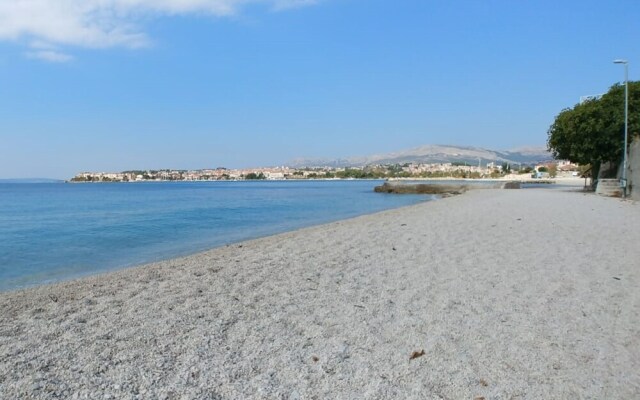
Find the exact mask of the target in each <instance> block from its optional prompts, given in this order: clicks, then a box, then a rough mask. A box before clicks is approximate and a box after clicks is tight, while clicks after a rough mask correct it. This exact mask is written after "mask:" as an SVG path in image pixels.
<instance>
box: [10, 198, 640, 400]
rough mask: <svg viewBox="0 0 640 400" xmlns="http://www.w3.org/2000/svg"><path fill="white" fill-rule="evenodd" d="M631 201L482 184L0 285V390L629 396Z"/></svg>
mask: <svg viewBox="0 0 640 400" xmlns="http://www.w3.org/2000/svg"><path fill="white" fill-rule="evenodd" d="M639 260H640V209H639V208H638V205H637V204H633V203H632V202H624V201H621V200H619V199H612V198H603V197H598V196H595V195H593V194H583V193H580V192H576V191H573V192H568V191H562V190H558V189H553V190H551V189H525V190H478V191H471V192H468V193H465V194H464V195H460V196H456V197H451V198H447V199H443V200H439V201H434V202H426V203H423V204H418V205H415V206H411V207H405V208H401V209H396V210H390V211H385V212H382V213H378V214H373V215H368V216H363V217H358V218H354V219H350V220H345V221H340V222H336V223H331V224H327V225H322V226H317V227H312V228H308V229H303V230H299V231H295V232H291V233H285V234H281V235H276V236H271V237H267V238H263V239H258V240H253V241H249V242H244V243H240V244H235V245H231V246H227V247H224V248H219V249H214V250H211V251H207V252H204V253H200V254H196V255H193V256H189V257H184V258H179V259H175V260H170V261H165V262H160V263H156V264H151V265H147V266H143V267H138V268H132V269H127V270H122V271H118V272H114V273H109V274H104V275H100V276H95V277H90V278H85V279H80V280H76V281H71V282H65V283H60V284H55V285H47V286H42V287H38V288H32V289H27V290H22V291H14V292H8V293H2V294H0V310H1V313H0V398H3V399H4V398H6V399H11V398H42V399H50V398H92V399H93V398H100V399H109V398H113V399H136V398H140V399H147V398H149V399H179V398H185V399H195V398H199V399H238V398H285V399H289V398H290V399H298V398H300V399H326V398H335V399H347V398H379V399H387V398H420V399H475V398H477V399H482V398H486V399H493V398H503V399H509V398H524V399H540V398H544V399H554V398H601V399H630V398H640V372H639V371H640V290H638V287H640V271H639V270H640V261H639Z"/></svg>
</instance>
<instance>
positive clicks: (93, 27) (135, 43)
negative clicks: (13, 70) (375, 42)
mask: <svg viewBox="0 0 640 400" xmlns="http://www.w3.org/2000/svg"><path fill="white" fill-rule="evenodd" d="M316 2H317V0H0V40H4V41H19V42H21V41H28V42H30V43H31V45H30V47H31V48H32V49H33V50H34V51H32V52H30V56H32V57H36V58H40V59H48V60H49V61H58V62H60V61H68V60H69V59H70V56H68V55H66V54H64V53H61V52H59V51H57V50H55V49H54V48H55V46H78V47H85V48H106V47H126V48H139V47H145V46H148V45H149V44H150V39H149V37H148V36H147V35H146V33H145V32H144V31H143V29H142V27H141V26H140V20H141V19H143V18H149V17H161V16H173V15H188V14H201V15H209V16H212V17H227V16H233V15H235V14H237V13H239V12H240V11H241V9H242V8H243V7H244V6H247V5H250V4H262V5H264V6H266V7H268V8H271V9H273V10H283V9H288V8H294V7H299V6H306V5H311V4H315V3H316ZM34 43H35V44H38V45H39V46H38V45H36V46H34V45H33V44H34ZM47 46H50V47H51V48H47ZM65 57H67V59H65Z"/></svg>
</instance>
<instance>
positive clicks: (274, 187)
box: [0, 181, 430, 290]
mask: <svg viewBox="0 0 640 400" xmlns="http://www.w3.org/2000/svg"><path fill="white" fill-rule="evenodd" d="M377 184H379V182H376V181H287V182H265V181H260V182H176V183H168V182H162V183H128V184H127V183H107V184H65V183H37V184H28V183H24V184H18V183H0V290H8V289H13V288H18V287H24V286H30V285H35V284H41V283H47V282H52V281H58V280H63V279H68V278H73V277H77V276H81V275H86V274H91V273H95V272H101V271H106V270H111V269H117V268H122V267H127V266H132V265H137V264H142V263H146V262H151V261H157V260H161V259H167V258H172V257H176V256H180V255H186V254H190V253H195V252H198V251H201V250H205V249H209V248H213V247H217V246H221V245H225V244H228V243H233V242H237V241H241V240H245V239H251V238H256V237H260V236H266V235H271V234H274V233H280V232H284V231H288V230H293V229H297V228H301V227H306V226H310V225H315V224H321V223H325V222H330V221H335V220H339V219H344V218H349V217H354V216H357V215H362V214H368V213H373V212H376V211H381V210H385V209H389V208H394V207H400V206H404V205H409V204H414V203H417V202H420V201H425V200H429V199H430V197H425V196H420V195H402V196H398V195H388V194H380V193H373V187H374V186H375V185H377Z"/></svg>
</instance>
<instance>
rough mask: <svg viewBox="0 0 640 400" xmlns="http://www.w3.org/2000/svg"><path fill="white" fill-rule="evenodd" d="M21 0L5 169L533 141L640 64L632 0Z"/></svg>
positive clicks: (637, 14) (0, 50)
mask: <svg viewBox="0 0 640 400" xmlns="http://www.w3.org/2000/svg"><path fill="white" fill-rule="evenodd" d="M24 4H25V3H24V2H21V1H18V0H9V1H7V2H4V3H2V4H0V178H11V177H14V178H17V177H20V178H24V177H55V178H69V177H71V176H73V175H74V174H75V173H76V172H79V171H85V170H90V171H120V170H124V169H147V168H149V169H151V168H185V169H188V168H208V167H217V166H225V167H229V168H235V167H251V166H266V165H280V164H283V163H286V162H287V161H288V160H291V159H293V158H296V157H347V156H356V155H367V154H371V153H382V152H389V151H394V150H401V149H406V148H409V147H413V146H418V145H423V144H454V145H471V146H480V147H486V148H492V149H512V148H517V147H521V146H530V145H537V146H543V145H544V144H545V141H546V136H547V133H546V132H547V129H548V127H549V125H550V124H551V122H552V121H553V118H554V116H555V115H556V114H557V113H558V112H559V111H560V110H561V109H562V108H564V107H569V106H572V105H574V104H575V103H576V102H577V101H578V99H579V97H580V96H581V95H587V94H595V93H602V92H605V91H606V90H607V89H608V87H609V86H611V85H612V84H613V83H615V82H618V81H621V80H622V79H623V69H622V67H621V66H619V65H614V64H613V63H612V62H611V61H612V60H613V59H615V58H628V59H629V61H630V65H629V74H630V79H632V80H635V79H637V77H636V76H637V71H638V68H639V65H638V64H640V57H637V56H636V55H639V54H640V41H639V40H638V38H640V24H638V20H639V18H640V2H638V1H637V0H633V1H611V2H603V1H588V0H587V1H561V2H559V1H446V2H445V1H428V0H415V1H414V0H405V1H389V0H387V1H380V0H324V1H323V0H318V1H296V0H188V1H187V0H163V1H155V0H130V1H125V0H59V1H56V2H51V1H49V0H34V1H32V2H30V3H29V4H30V5H29V6H28V7H25V5H24ZM632 112H633V110H632Z"/></svg>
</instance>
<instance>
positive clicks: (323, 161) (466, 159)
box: [289, 145, 553, 168]
mask: <svg viewBox="0 0 640 400" xmlns="http://www.w3.org/2000/svg"><path fill="white" fill-rule="evenodd" d="M552 159H553V158H552V156H551V154H550V153H549V152H548V151H547V150H546V149H545V148H544V147H527V148H520V149H514V150H506V151H496V150H488V149H484V148H480V147H469V146H448V145H425V146H419V147H414V148H412V149H408V150H402V151H396V152H391V153H384V154H374V155H369V156H363V157H350V158H346V159H330V158H298V159H295V160H292V161H291V162H290V163H289V166H291V167H298V168H299V167H359V166H364V165H372V164H405V163H422V164H433V163H454V162H459V163H468V164H471V165H476V164H478V162H482V163H483V164H486V163H488V162H496V163H499V164H501V163H505V162H506V163H511V164H518V163H520V164H536V163H539V162H544V161H550V160H552Z"/></svg>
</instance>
